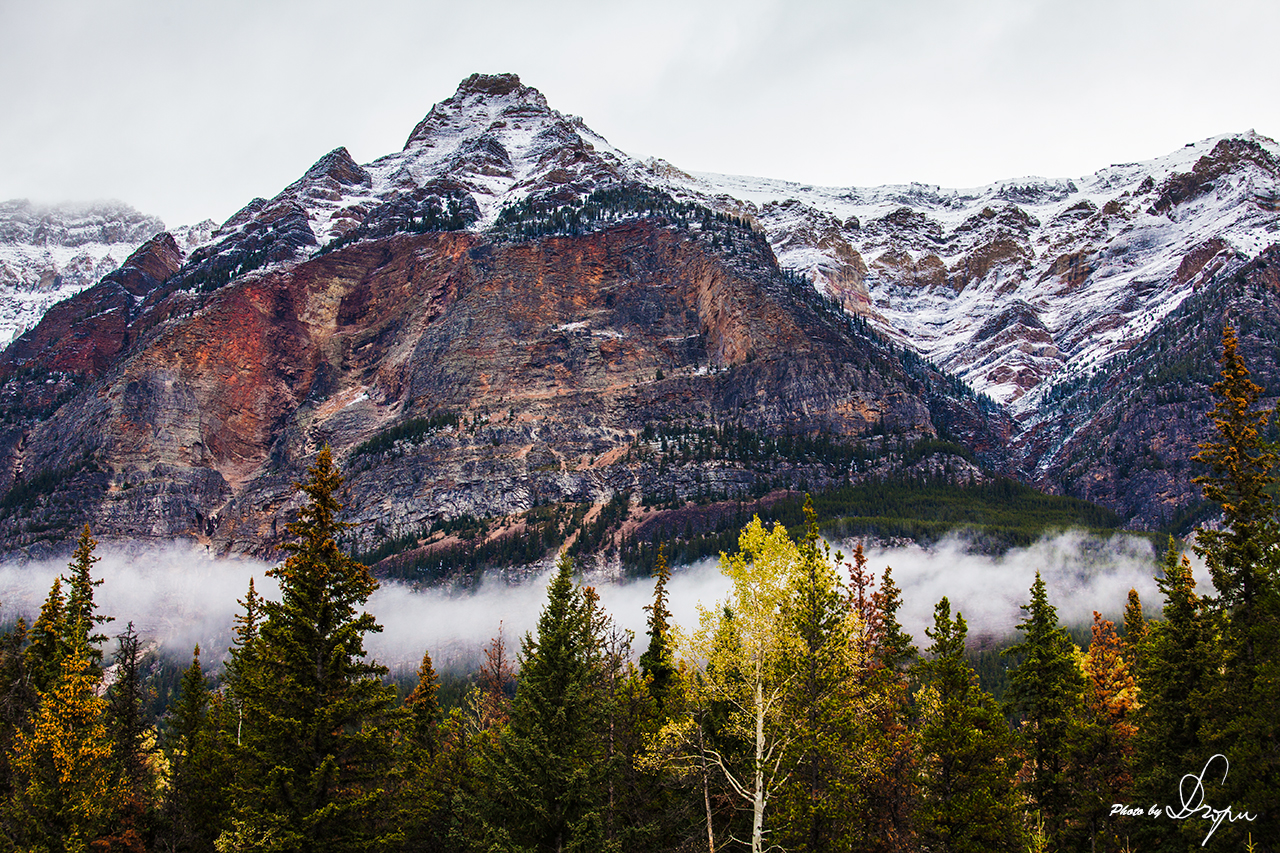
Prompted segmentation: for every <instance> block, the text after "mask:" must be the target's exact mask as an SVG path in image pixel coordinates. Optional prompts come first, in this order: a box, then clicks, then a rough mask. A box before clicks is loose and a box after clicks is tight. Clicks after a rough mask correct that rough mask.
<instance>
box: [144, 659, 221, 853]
mask: <svg viewBox="0 0 1280 853" xmlns="http://www.w3.org/2000/svg"><path fill="white" fill-rule="evenodd" d="M168 723H169V725H168V734H167V737H166V738H165V743H164V754H165V757H166V759H167V763H168V765H169V784H168V786H167V791H166V795H165V799H164V802H163V804H162V807H161V821H160V823H161V828H160V833H159V834H160V839H161V843H162V849H165V850H170V851H174V853H213V851H214V849H215V848H214V842H215V840H216V839H217V838H218V836H219V835H220V834H221V833H222V831H223V830H224V829H225V828H226V819H227V813H228V812H229V811H230V809H231V799H230V798H231V788H232V785H231V783H232V779H231V774H230V770H231V767H230V764H231V761H232V755H231V751H232V747H233V744H234V741H233V736H234V728H235V720H234V715H233V710H232V708H231V707H230V705H229V704H228V703H227V702H226V701H225V700H224V698H223V697H222V696H220V695H216V694H214V693H213V692H212V691H211V690H210V689H209V682H208V679H206V678H205V675H204V671H203V670H202V669H201V667H200V647H199V646H196V647H195V651H194V652H193V653H192V657H191V665H190V666H189V667H187V669H186V670H185V671H183V674H182V682H181V686H180V688H179V691H178V696H177V699H176V701H175V702H174V704H173V706H172V707H171V708H170V709H169V720H168Z"/></svg>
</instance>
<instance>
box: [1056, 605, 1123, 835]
mask: <svg viewBox="0 0 1280 853" xmlns="http://www.w3.org/2000/svg"><path fill="white" fill-rule="evenodd" d="M1091 634H1092V639H1091V642H1090V643H1089V651H1088V653H1087V654H1086V655H1085V656H1084V660H1083V665H1084V673H1085V677H1086V679H1087V681H1086V686H1085V701H1084V706H1083V708H1082V714H1081V715H1080V719H1079V720H1078V722H1077V724H1076V726H1075V731H1074V733H1073V735H1072V749H1071V768H1070V771H1069V777H1070V780H1071V783H1072V785H1073V787H1074V790H1075V799H1074V801H1073V802H1072V804H1071V806H1070V808H1069V810H1068V817H1069V822H1070V826H1069V827H1068V832H1069V835H1070V837H1071V838H1072V839H1074V840H1075V849H1081V850H1082V849H1084V848H1085V847H1086V846H1088V848H1089V849H1090V850H1093V851H1119V850H1121V849H1122V848H1123V836H1124V833H1123V832H1122V831H1121V829H1120V827H1121V823H1122V819H1118V818H1113V817H1112V816H1111V806H1112V804H1114V803H1119V802H1126V801H1127V797H1128V794H1129V788H1130V785H1131V782H1132V763H1133V741H1134V736H1135V734H1136V732H1137V727H1136V726H1135V724H1134V712H1135V710H1136V708H1137V693H1138V691H1137V686H1136V685H1135V683H1134V678H1133V674H1132V673H1131V672H1130V670H1129V662H1128V660H1127V659H1126V657H1125V655H1124V644H1123V643H1122V641H1121V640H1120V638H1119V636H1117V634H1116V631H1115V625H1113V624H1112V623H1111V622H1110V621H1108V620H1106V619H1103V618H1102V615H1101V614H1100V613H1098V612H1097V611H1096V610H1095V611H1094V613H1093V626H1092V628H1091Z"/></svg>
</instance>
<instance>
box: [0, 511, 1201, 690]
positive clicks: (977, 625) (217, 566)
mask: <svg viewBox="0 0 1280 853" xmlns="http://www.w3.org/2000/svg"><path fill="white" fill-rule="evenodd" d="M848 545H849V543H846V545H845V549H844V550H845V551H846V553H847V552H848V551H849V550H850V549H849V547H848ZM98 554H99V556H100V557H101V560H100V562H99V563H98V564H97V565H95V567H94V576H95V577H97V578H101V579H102V581H103V583H102V585H101V586H100V587H98V588H97V591H96V593H95V600H96V602H97V604H98V610H99V612H100V613H102V614H104V615H108V616H112V617H114V622H112V623H111V624H110V625H108V626H107V628H106V630H105V632H106V633H108V634H111V635H115V634H118V633H120V632H122V631H123V630H124V628H125V626H126V625H127V624H128V623H129V622H130V621H132V622H133V623H134V627H135V628H136V629H137V630H138V632H139V633H140V634H142V635H143V636H145V637H149V638H152V639H154V640H156V641H157V642H159V644H160V645H161V647H162V648H163V649H164V650H165V651H166V652H168V653H170V654H173V655H177V656H185V655H188V654H190V651H191V649H192V647H193V646H194V645H195V644H196V643H199V644H200V645H201V647H202V649H203V650H204V652H205V657H206V660H214V659H217V658H218V657H220V656H221V655H223V654H224V653H225V650H226V648H227V646H228V645H229V644H230V640H231V626H232V623H233V617H234V616H235V614H236V613H237V612H238V610H239V605H238V603H237V599H243V598H244V595H245V592H246V590H247V589H248V585H249V579H250V578H251V577H252V578H254V580H255V585H256V588H257V589H258V591H259V592H260V593H261V594H262V595H264V596H265V597H267V598H275V597H277V595H278V587H277V585H276V583H275V581H274V580H272V579H271V578H269V577H267V576H266V571H267V569H268V568H270V565H269V564H267V563H264V562H261V561H258V560H249V559H216V558H214V557H211V556H209V555H208V554H206V553H204V552H203V551H202V550H199V549H193V548H189V547H186V546H182V545H178V544H172V545H167V546H161V547H153V546H151V547H146V548H143V547H141V546H134V547H128V548H120V547H114V546H103V547H100V548H99V550H98ZM866 556H867V559H868V567H869V568H870V569H871V571H872V572H873V573H874V574H875V576H876V577H877V579H878V578H879V577H881V576H882V574H883V570H884V568H885V566H892V567H893V574H894V579H895V581H896V583H897V584H898V586H899V587H901V588H902V590H903V593H902V598H903V606H902V609H901V611H900V612H899V618H900V621H901V622H902V624H903V626H904V627H905V628H906V630H907V631H909V632H910V633H911V634H912V635H913V636H914V637H915V639H916V643H917V645H921V646H923V645H925V644H927V641H926V638H925V637H924V628H925V627H926V626H928V625H930V624H931V623H932V613H933V607H934V604H936V603H937V601H938V599H940V598H941V597H942V596H944V595H945V596H947V597H948V598H949V599H950V600H951V604H952V609H953V611H955V610H959V611H960V612H962V613H963V614H964V616H965V619H966V620H967V621H968V623H969V626H970V635H971V636H972V637H979V636H993V637H1000V636H1006V635H1009V634H1012V633H1013V631H1014V626H1015V625H1016V623H1017V622H1018V620H1019V619H1020V618H1021V613H1020V611H1019V609H1018V608H1019V605H1021V604H1024V603H1025V602H1026V601H1027V599H1028V590H1029V589H1030V587H1031V583H1032V581H1033V580H1034V577H1035V572H1036V571H1037V570H1039V571H1040V572H1041V573H1042V575H1043V576H1044V578H1045V582H1046V584H1047V585H1048V590H1049V598H1050V601H1051V602H1052V603H1053V604H1054V605H1055V606H1056V607H1057V608H1058V613H1059V617H1060V619H1061V620H1062V622H1063V623H1064V624H1069V625H1077V624H1086V623H1087V622H1088V621H1089V620H1090V619H1091V618H1092V612H1093V611H1094V610H1099V611H1101V612H1103V613H1104V615H1107V616H1109V617H1111V618H1116V617H1118V616H1119V615H1120V613H1121V612H1122V610H1123V607H1124V604H1125V600H1126V596H1127V595H1128V591H1129V589H1130V588H1136V589H1137V590H1138V592H1139V594H1140V595H1141V597H1142V600H1143V602H1144V603H1145V605H1146V608H1147V611H1148V614H1149V615H1150V614H1153V613H1155V612H1157V611H1158V609H1159V607H1160V599H1159V593H1158V590H1157V588H1156V585H1155V581H1154V578H1153V574H1154V571H1155V566H1156V563H1155V556H1156V555H1155V553H1154V551H1153V549H1152V547H1151V545H1150V543H1149V542H1148V541H1147V540H1144V539H1140V538H1137V537H1131V536H1116V537H1112V538H1110V539H1099V538H1097V537H1093V536H1089V535H1087V534H1083V533H1078V532H1069V533H1063V534H1060V535H1057V536H1054V537H1051V538H1046V539H1043V540H1041V541H1039V542H1037V543H1036V544H1035V545H1033V546H1031V547H1028V548H1019V549H1014V550H1012V551H1009V552H1008V553H1007V554H1005V555H1003V556H999V557H992V556H987V555H981V554H973V553H969V552H968V551H967V550H966V544H965V543H964V542H963V541H962V540H960V539H956V538H951V539H947V540H944V541H943V542H941V543H939V544H938V545H936V546H933V547H930V548H922V547H918V546H909V547H897V548H869V549H867V551H866ZM66 570H67V566H66V563H65V562H56V561H46V562H31V563H26V564H21V565H19V564H16V563H11V564H5V565H0V619H4V620H6V621H8V620H12V619H14V618H16V617H17V616H19V615H21V616H25V617H26V618H27V619H28V620H30V619H32V618H33V617H34V616H35V615H36V614H37V613H38V612H39V609H40V605H41V603H42V602H43V601H44V599H45V597H46V596H47V595H48V592H49V588H50V586H51V585H52V583H53V579H54V578H55V577H57V576H58V575H59V574H64V573H66ZM549 577H550V573H549V572H546V573H543V574H541V575H539V576H537V577H535V578H534V579H532V580H530V581H528V582H525V583H523V584H518V585H516V584H507V583H504V582H502V581H501V580H498V579H495V578H486V579H484V580H482V582H481V583H479V584H478V585H477V586H476V587H475V588H473V589H471V590H466V591H461V592H460V591H456V590H451V589H447V588H434V589H425V590H419V589H414V588H412V587H410V586H407V585H404V584H399V583H384V584H383V585H382V586H381V587H380V588H379V589H378V591H377V592H376V593H374V595H373V596H372V598H370V600H369V603H368V610H369V612H371V613H372V614H373V615H374V616H375V617H376V618H377V620H378V622H379V624H381V625H382V626H383V630H382V632H380V633H378V634H373V635H370V636H369V637H368V638H367V640H366V647H367V649H368V651H369V653H370V654H371V655H372V656H373V657H374V658H376V659H377V660H379V661H381V662H383V663H386V664H388V665H391V666H393V667H402V666H410V665H413V664H415V663H416V662H417V661H418V660H419V659H420V658H421V656H422V653H423V651H424V650H429V651H430V652H431V654H432V657H433V658H434V659H435V660H436V662H437V665H438V666H442V667H452V668H463V669H465V668H468V667H470V666H472V665H474V664H475V663H476V662H477V661H478V659H479V654H480V650H481V649H482V648H483V647H484V646H485V645H486V644H487V643H488V642H489V640H490V639H491V638H493V637H494V636H496V635H497V634H498V632H499V630H501V631H502V632H503V635H504V637H505V639H506V642H507V644H508V648H509V649H510V650H511V651H512V653H513V654H514V652H515V650H516V649H518V648H519V638H520V637H522V636H523V635H524V634H525V633H526V632H531V631H534V630H535V629H536V627H537V620H538V616H539V614H540V613H541V611H542V607H543V604H544V602H545V599H546V587H547V583H548V580H549ZM1197 579H1198V581H1199V583H1200V589H1202V590H1203V589H1205V588H1206V581H1205V578H1204V570H1203V566H1202V565H1197ZM728 590H729V584H728V581H727V579H726V578H724V576H723V575H721V574H720V572H719V567H718V565H717V562H716V561H715V560H704V561H702V562H700V563H698V564H696V565H694V566H689V567H685V568H681V569H677V570H676V571H675V572H674V573H673V576H672V579H671V584H670V587H669V591H670V607H671V610H672V613H673V617H674V621H675V622H677V623H678V624H680V625H682V626H685V627H693V626H694V625H695V624H696V623H697V607H698V605H699V604H700V603H701V604H702V605H703V606H707V607H711V606H714V604H715V603H716V602H717V601H721V600H723V599H724V598H725V597H726V595H727V593H728ZM597 591H598V592H599V594H600V599H601V603H602V605H603V606H604V608H605V610H606V611H607V612H608V613H609V614H610V616H612V618H613V620H614V622H615V623H616V624H617V625H618V627H620V628H622V629H625V630H629V631H631V632H633V633H634V635H635V637H636V641H635V643H634V648H635V651H636V653H637V654H638V653H639V652H640V651H642V650H643V648H642V647H643V644H644V632H645V628H646V625H647V618H648V614H647V613H646V612H645V610H644V608H645V606H646V605H647V604H649V603H650V602H651V601H652V597H653V581H652V580H649V579H639V580H633V581H627V582H620V583H618V582H608V583H600V584H598V585H597Z"/></svg>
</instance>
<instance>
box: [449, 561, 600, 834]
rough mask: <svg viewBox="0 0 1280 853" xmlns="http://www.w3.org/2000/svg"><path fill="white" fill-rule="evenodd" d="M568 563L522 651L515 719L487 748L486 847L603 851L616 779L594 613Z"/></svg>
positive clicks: (477, 808)
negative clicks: (607, 736)
mask: <svg viewBox="0 0 1280 853" xmlns="http://www.w3.org/2000/svg"><path fill="white" fill-rule="evenodd" d="M572 571H573V568H572V563H571V562H570V560H569V559H568V558H567V557H562V558H561V559H560V563H559V568H558V570H557V572H556V575H555V577H554V579H553V580H552V582H551V587H550V589H549V590H548V591H547V604H546V606H545V607H544V608H543V611H542V615H541V617H540V618H539V620H538V631H537V635H536V636H526V637H525V639H524V641H523V643H522V647H521V652H520V681H519V684H518V686H517V687H516V696H515V699H514V700H513V702H512V705H511V721H510V723H509V725H508V726H507V727H506V728H504V729H503V730H502V732H501V734H500V737H499V740H498V743H497V744H496V746H494V747H493V748H492V749H490V750H488V751H486V752H485V753H484V755H483V757H482V764H481V769H480V780H481V786H482V787H481V791H482V793H481V795H480V798H479V801H478V802H476V803H474V804H473V810H474V812H475V814H476V816H477V818H478V828H479V829H478V831H479V835H480V837H479V838H477V839H475V841H476V842H477V843H478V845H479V846H481V847H482V848H484V849H497V850H535V851H548V853H551V851H561V850H582V851H589V850H590V851H594V850H601V849H602V848H603V846H604V844H603V842H604V839H605V818H606V815H605V806H606V803H607V795H608V790H609V789H608V784H607V780H608V779H609V777H610V774H611V773H613V772H615V771H616V767H615V766H613V764H612V762H611V761H610V760H609V758H608V751H607V748H606V743H605V742H604V740H603V736H604V734H605V731H604V725H603V724H604V721H605V719H606V713H607V711H606V708H605V707H604V702H603V701H602V698H603V697H602V695H601V684H600V658H599V655H600V651H599V642H600V640H599V638H598V637H597V636H595V635H594V628H595V626H594V624H593V618H592V608H591V607H590V606H589V604H588V601H587V598H586V597H585V596H584V594H583V590H582V589H580V588H579V587H577V586H576V585H575V584H574V582H573V578H572Z"/></svg>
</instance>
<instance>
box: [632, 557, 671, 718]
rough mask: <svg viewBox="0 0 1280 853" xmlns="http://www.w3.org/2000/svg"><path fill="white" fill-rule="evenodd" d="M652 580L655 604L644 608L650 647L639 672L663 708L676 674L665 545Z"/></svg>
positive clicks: (641, 659) (642, 656) (644, 655)
mask: <svg viewBox="0 0 1280 853" xmlns="http://www.w3.org/2000/svg"><path fill="white" fill-rule="evenodd" d="M653 577H654V585H653V603H652V604H649V605H646V606H645V610H647V611H649V631H648V634H649V647H648V648H647V649H646V650H645V652H644V654H642V655H640V669H641V670H642V671H643V672H644V674H645V675H646V676H648V678H649V692H650V693H651V694H652V696H653V699H654V701H655V702H657V703H658V707H659V708H662V707H663V705H664V704H665V700H666V697H667V693H668V692H669V691H670V688H671V679H672V678H673V677H674V676H675V672H676V668H675V663H674V662H673V661H672V654H671V647H670V643H671V639H670V633H671V625H670V622H671V610H670V609H669V608H668V607H667V583H668V582H669V581H670V580H671V570H670V569H669V568H668V567H667V555H666V546H665V545H660V546H658V558H657V562H656V563H655V564H654V567H653Z"/></svg>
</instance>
